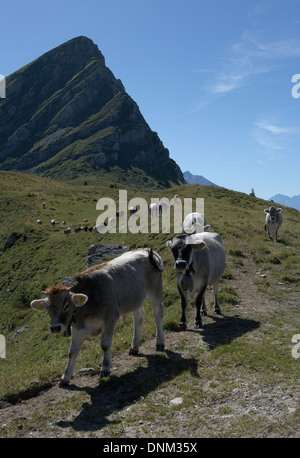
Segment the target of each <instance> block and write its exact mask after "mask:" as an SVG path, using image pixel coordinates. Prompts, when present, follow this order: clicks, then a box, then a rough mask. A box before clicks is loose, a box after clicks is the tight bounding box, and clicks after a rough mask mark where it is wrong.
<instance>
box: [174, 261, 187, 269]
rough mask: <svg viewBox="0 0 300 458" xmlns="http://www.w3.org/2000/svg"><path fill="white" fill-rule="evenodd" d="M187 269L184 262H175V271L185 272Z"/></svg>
mask: <svg viewBox="0 0 300 458" xmlns="http://www.w3.org/2000/svg"><path fill="white" fill-rule="evenodd" d="M187 267H188V265H187V263H186V261H182V260H180V261H176V262H175V269H177V270H186V269H187Z"/></svg>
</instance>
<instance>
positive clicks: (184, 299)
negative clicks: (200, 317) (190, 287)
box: [177, 284, 188, 331]
mask: <svg viewBox="0 0 300 458" xmlns="http://www.w3.org/2000/svg"><path fill="white" fill-rule="evenodd" d="M177 288H178V291H179V294H180V297H181V319H180V323H179V326H178V327H179V331H185V330H186V323H187V319H186V308H187V306H188V299H187V297H186V294H185V293H184V292H183V291H182V290H181V288H180V287H179V286H178V284H177Z"/></svg>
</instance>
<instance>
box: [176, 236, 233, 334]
mask: <svg viewBox="0 0 300 458" xmlns="http://www.w3.org/2000/svg"><path fill="white" fill-rule="evenodd" d="M167 247H168V248H170V250H171V251H172V253H173V256H174V259H175V265H174V269H175V271H176V277H177V288H178V291H179V294H180V297H181V308H182V315H181V320H180V323H179V329H180V330H181V331H184V330H186V327H187V318H186V308H187V306H188V293H189V295H190V296H191V297H192V298H193V297H195V305H196V318H195V328H201V327H202V320H201V315H206V314H207V311H206V304H205V298H204V295H205V291H206V288H207V286H208V285H212V286H213V289H214V297H215V300H214V311H215V313H221V311H220V305H219V302H218V289H219V282H220V278H221V276H222V274H223V272H224V269H225V251H224V248H223V244H222V238H221V236H220V235H219V234H216V233H213V232H201V233H198V234H192V235H187V234H180V235H176V236H175V237H174V238H173V240H168V241H167Z"/></svg>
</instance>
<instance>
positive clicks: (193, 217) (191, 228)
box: [182, 212, 210, 235]
mask: <svg viewBox="0 0 300 458" xmlns="http://www.w3.org/2000/svg"><path fill="white" fill-rule="evenodd" d="M209 228H210V225H209V224H206V221H205V218H204V216H203V215H202V213H197V212H193V213H189V214H188V215H187V216H186V217H185V218H184V221H183V224H182V232H183V233H185V234H189V235H190V234H195V233H198V232H203V231H207V230H208V229H209Z"/></svg>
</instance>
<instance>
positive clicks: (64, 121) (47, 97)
mask: <svg viewBox="0 0 300 458" xmlns="http://www.w3.org/2000/svg"><path fill="white" fill-rule="evenodd" d="M6 82H7V86H6V95H7V96H6V99H1V101H0V126H1V127H0V169H2V170H20V171H26V172H29V173H35V174H39V175H42V176H45V177H48V178H54V179H59V180H64V179H67V180H70V179H76V178H78V177H79V176H83V175H84V176H86V175H94V176H101V175H103V174H104V173H107V172H110V171H111V169H112V168H113V167H114V166H120V167H121V168H122V169H124V170H128V169H129V170H130V169H133V168H135V169H136V170H137V173H138V172H140V173H141V174H142V175H144V176H145V177H146V176H150V177H151V178H152V181H151V183H152V185H153V183H154V182H156V183H157V185H159V186H163V187H164V186H169V185H170V184H180V183H183V182H184V178H183V175H182V172H181V170H180V168H179V167H178V165H177V164H176V163H175V161H174V160H173V159H171V158H170V157H169V151H168V149H167V148H165V147H164V145H163V143H162V142H161V140H160V139H159V137H158V135H157V133H156V132H153V131H152V130H151V129H150V127H149V125H148V124H147V122H146V121H145V119H144V118H143V116H142V114H141V113H140V110H139V107H138V105H137V104H136V102H135V101H134V100H133V99H132V98H131V97H130V96H129V95H128V94H127V93H126V91H125V88H124V85H123V83H122V82H121V81H120V80H119V79H116V78H115V77H114V75H113V73H112V72H111V70H110V69H109V68H108V67H106V65H105V58H104V56H103V55H102V53H101V51H100V50H99V49H98V47H97V45H95V44H94V43H93V42H92V40H90V39H89V38H87V37H83V36H80V37H76V38H73V39H72V40H69V41H68V42H66V43H63V44H62V45H60V46H58V47H56V48H54V49H52V50H50V51H48V52H46V53H45V54H43V55H42V56H40V57H38V58H37V59H36V60H34V61H33V62H31V63H29V64H27V65H26V66H24V67H22V68H21V69H19V70H17V71H16V72H14V73H13V74H11V75H10V76H8V77H7V79H6Z"/></svg>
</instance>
